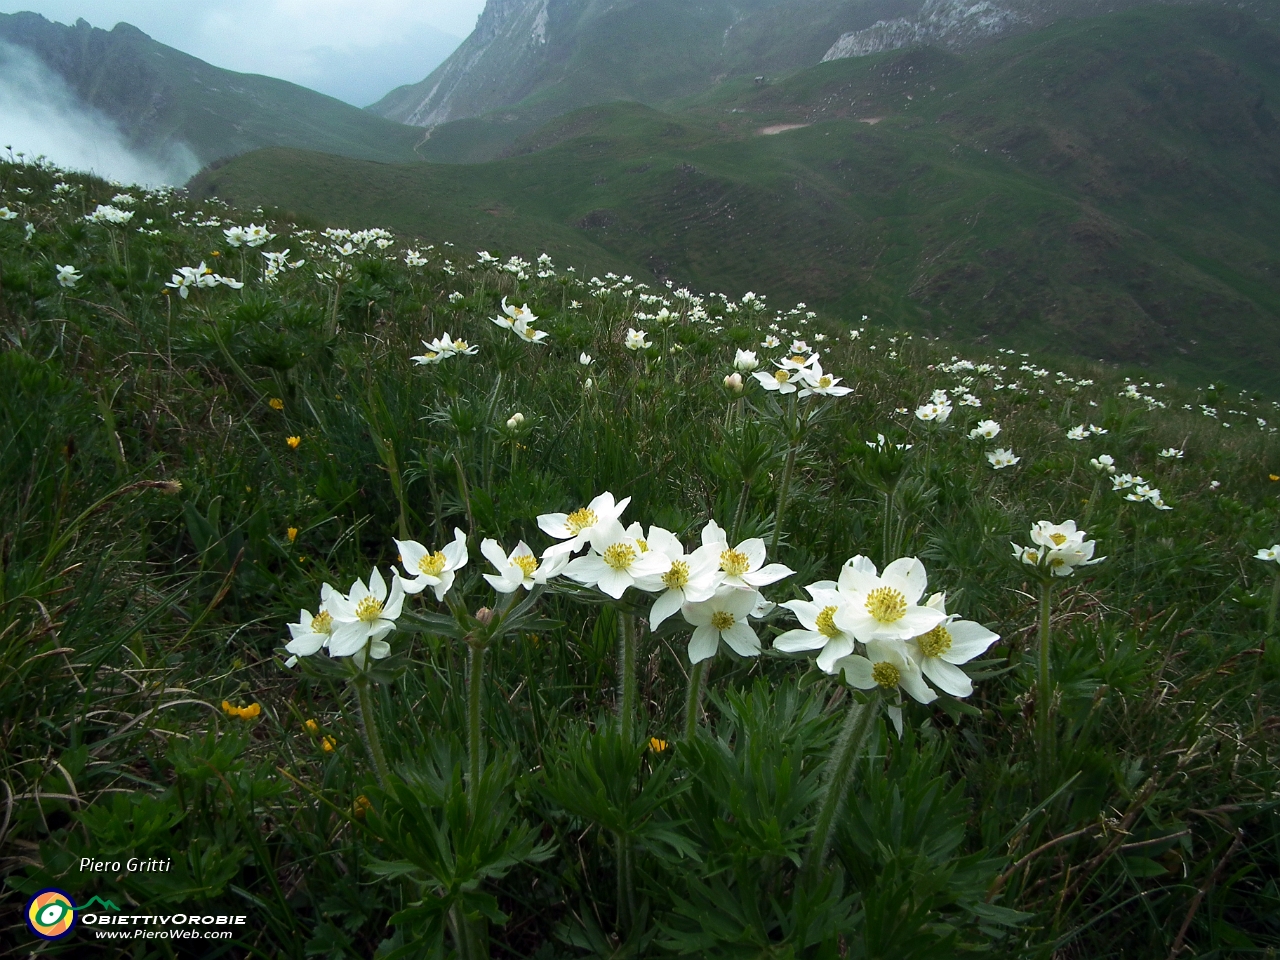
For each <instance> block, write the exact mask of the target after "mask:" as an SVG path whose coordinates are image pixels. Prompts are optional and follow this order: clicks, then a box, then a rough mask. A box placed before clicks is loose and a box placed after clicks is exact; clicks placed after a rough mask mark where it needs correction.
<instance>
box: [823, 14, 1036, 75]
mask: <svg viewBox="0 0 1280 960" xmlns="http://www.w3.org/2000/svg"><path fill="white" fill-rule="evenodd" d="M1030 22H1031V18H1030V17H1029V16H1028V15H1027V14H1026V13H1023V12H1020V11H1017V10H1013V9H1011V8H1009V7H1006V6H1001V5H1000V4H999V3H993V2H991V0H927V2H926V3H925V4H924V6H923V7H921V8H920V12H919V13H918V14H916V15H915V16H913V17H898V18H896V19H894V20H881V21H879V22H877V23H875V24H873V25H872V26H870V27H867V28H866V29H864V30H855V31H853V32H851V33H846V34H844V35H843V36H841V37H840V39H839V40H837V41H836V42H835V43H834V44H832V46H831V49H830V50H828V51H827V53H826V55H825V56H824V57H823V58H822V61H823V62H824V63H825V62H826V61H828V60H841V59H844V58H845V57H863V56H866V55H867V54H870V53H880V52H881V51H884V50H897V49H899V48H901V47H908V46H914V45H918V44H936V45H939V46H945V47H961V46H968V45H969V44H971V43H974V42H976V41H979V40H987V39H990V38H992V37H996V36H1000V35H1001V34H1004V33H1008V32H1009V31H1010V30H1013V29H1015V28H1017V27H1020V26H1024V25H1029V24H1030Z"/></svg>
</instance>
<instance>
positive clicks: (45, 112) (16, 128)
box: [0, 42, 201, 186]
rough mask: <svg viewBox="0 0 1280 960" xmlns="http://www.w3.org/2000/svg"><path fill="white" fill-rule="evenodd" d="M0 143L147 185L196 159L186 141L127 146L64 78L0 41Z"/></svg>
mask: <svg viewBox="0 0 1280 960" xmlns="http://www.w3.org/2000/svg"><path fill="white" fill-rule="evenodd" d="M0 145H3V146H6V147H12V149H13V150H14V152H19V151H21V152H24V153H25V154H26V155H27V156H28V157H36V156H40V155H44V156H46V157H48V158H49V160H51V161H52V162H54V163H56V164H57V165H58V166H60V167H65V168H67V169H71V170H86V171H90V172H92V173H95V174H97V175H98V176H100V177H105V178H107V179H111V180H119V181H121V182H124V183H138V184H144V185H146V186H159V185H160V184H173V185H181V184H183V183H185V182H186V181H187V180H188V179H190V178H191V177H192V176H193V175H194V174H195V173H196V172H197V171H198V170H199V169H200V166H201V164H200V162H199V161H198V160H197V159H196V157H195V154H193V153H192V152H191V150H190V149H189V148H187V147H186V146H185V145H184V144H178V145H175V146H172V147H169V148H167V149H166V150H165V151H164V153H163V154H162V155H156V154H154V153H148V152H145V151H141V150H138V149H135V148H134V147H131V146H130V145H129V143H128V142H127V140H126V139H125V137H124V136H123V134H121V132H120V130H119V128H118V127H116V125H115V124H114V123H113V122H112V121H111V120H110V119H109V118H108V117H106V116H104V115H103V114H101V113H99V112H98V111H97V110H94V109H92V108H88V107H85V106H84V105H83V104H81V103H80V102H78V100H77V99H76V97H75V95H74V94H73V93H72V92H71V91H70V90H69V89H68V88H67V85H66V83H65V81H63V79H62V78H61V77H60V76H58V74H56V73H54V72H53V71H52V70H50V69H49V68H48V67H46V66H45V65H44V63H43V62H42V61H41V60H40V59H39V58H38V57H36V56H35V55H34V54H32V53H31V52H30V51H28V50H25V49H23V48H22V47H16V46H13V45H12V44H8V43H4V42H0Z"/></svg>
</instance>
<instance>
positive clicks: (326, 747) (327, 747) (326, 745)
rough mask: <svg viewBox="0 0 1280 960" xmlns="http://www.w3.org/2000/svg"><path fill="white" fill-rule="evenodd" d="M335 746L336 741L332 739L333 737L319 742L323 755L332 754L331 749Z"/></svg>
mask: <svg viewBox="0 0 1280 960" xmlns="http://www.w3.org/2000/svg"><path fill="white" fill-rule="evenodd" d="M337 745H338V741H337V740H335V739H333V737H325V738H324V739H323V740H321V741H320V749H322V750H323V751H324V752H325V753H333V748H334V747H336V746H337Z"/></svg>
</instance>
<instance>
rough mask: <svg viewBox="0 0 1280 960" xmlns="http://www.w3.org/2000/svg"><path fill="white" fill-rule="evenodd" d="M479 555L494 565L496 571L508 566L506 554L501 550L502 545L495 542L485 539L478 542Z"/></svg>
mask: <svg viewBox="0 0 1280 960" xmlns="http://www.w3.org/2000/svg"><path fill="white" fill-rule="evenodd" d="M480 553H481V555H482V556H483V557H484V558H485V559H486V560H488V561H489V562H490V563H492V564H493V565H494V567H495V568H496V569H498V570H505V569H507V566H508V564H509V561H508V559H507V554H506V552H505V551H504V550H503V549H502V545H501V544H500V543H498V541H497V540H492V539H489V538H487V537H486V538H485V539H484V540H482V541H480Z"/></svg>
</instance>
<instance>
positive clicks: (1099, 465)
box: [1089, 453, 1116, 474]
mask: <svg viewBox="0 0 1280 960" xmlns="http://www.w3.org/2000/svg"><path fill="white" fill-rule="evenodd" d="M1089 465H1090V466H1091V467H1093V469H1095V470H1097V471H1098V472H1099V473H1106V474H1113V473H1115V472H1116V458H1115V457H1113V456H1111V454H1109V453H1100V454H1098V455H1097V456H1096V457H1094V458H1093V459H1092V460H1090V461H1089Z"/></svg>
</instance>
